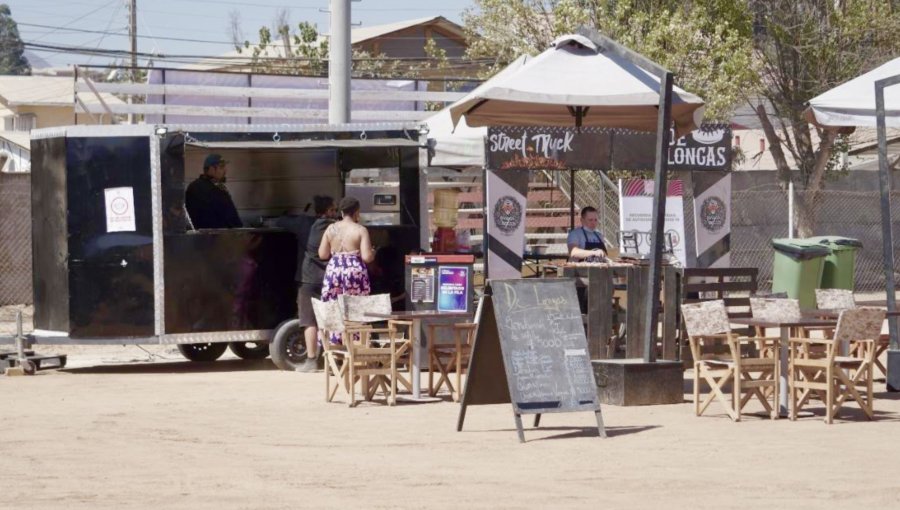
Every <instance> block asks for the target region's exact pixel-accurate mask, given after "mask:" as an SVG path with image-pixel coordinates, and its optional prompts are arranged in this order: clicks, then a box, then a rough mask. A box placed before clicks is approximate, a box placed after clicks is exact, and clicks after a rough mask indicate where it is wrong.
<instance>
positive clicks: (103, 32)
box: [19, 10, 233, 46]
mask: <svg viewBox="0 0 900 510" xmlns="http://www.w3.org/2000/svg"><path fill="white" fill-rule="evenodd" d="M116 12H118V10H117V11H116ZM19 26H25V27H36V28H57V29H59V30H64V31H66V32H78V33H83V34H103V35H114V36H123V35H125V36H127V35H128V34H122V33H121V32H110V31H109V27H107V29H106V30H87V29H82V28H65V27H54V26H52V25H41V24H38V23H19ZM137 37H138V38H139V39H154V40H166V41H180V42H194V43H204V44H225V45H228V46H233V44H232V43H230V42H226V41H210V40H206V39H187V38H183V37H153V36H147V35H140V34H138V36H137ZM35 42H36V41H35Z"/></svg>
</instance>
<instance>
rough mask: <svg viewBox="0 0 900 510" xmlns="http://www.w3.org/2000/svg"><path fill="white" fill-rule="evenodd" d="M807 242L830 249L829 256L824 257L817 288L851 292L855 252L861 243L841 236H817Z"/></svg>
mask: <svg viewBox="0 0 900 510" xmlns="http://www.w3.org/2000/svg"><path fill="white" fill-rule="evenodd" d="M809 241H815V242H817V243H819V244H821V245H823V246H827V247H829V248H831V255H828V256H827V257H825V267H824V268H823V269H822V284H821V286H820V287H819V288H822V289H847V290H853V284H854V282H855V278H854V274H855V273H854V270H855V268H856V252H857V251H859V249H860V248H862V243H861V242H860V241H859V239H853V238H852V237H841V236H819V237H810V238H809Z"/></svg>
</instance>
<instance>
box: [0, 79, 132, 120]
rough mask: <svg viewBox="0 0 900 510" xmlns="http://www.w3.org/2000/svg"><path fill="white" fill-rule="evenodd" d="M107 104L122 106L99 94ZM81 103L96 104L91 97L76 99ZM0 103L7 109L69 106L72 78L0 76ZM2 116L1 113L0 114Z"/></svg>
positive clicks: (107, 96)
mask: <svg viewBox="0 0 900 510" xmlns="http://www.w3.org/2000/svg"><path fill="white" fill-rule="evenodd" d="M102 95H103V100H104V101H106V102H107V103H108V104H109V103H116V104H118V103H122V101H121V100H120V99H119V98H117V97H115V96H113V95H111V94H102ZM79 97H80V98H81V100H82V101H84V102H85V103H96V102H98V100H97V97H96V96H94V95H93V94H82V95H80V96H79ZM0 104H2V105H3V106H4V107H6V108H9V109H11V110H15V108H16V107H17V106H69V107H71V106H73V105H74V104H75V84H74V81H73V80H72V78H67V77H56V76H0ZM0 114H2V113H0Z"/></svg>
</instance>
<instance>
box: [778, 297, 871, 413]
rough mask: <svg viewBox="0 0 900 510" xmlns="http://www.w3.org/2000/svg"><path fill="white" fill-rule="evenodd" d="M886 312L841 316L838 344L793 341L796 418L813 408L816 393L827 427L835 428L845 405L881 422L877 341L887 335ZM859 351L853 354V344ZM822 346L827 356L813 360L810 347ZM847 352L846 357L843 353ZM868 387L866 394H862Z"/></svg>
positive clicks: (792, 400)
mask: <svg viewBox="0 0 900 510" xmlns="http://www.w3.org/2000/svg"><path fill="white" fill-rule="evenodd" d="M883 323H884V310H880V309H877V308H855V309H850V310H844V311H842V312H841V314H840V316H839V317H838V323H837V327H836V328H835V331H834V338H833V339H818V338H816V339H812V338H792V339H790V351H789V356H790V358H789V359H790V374H789V375H790V394H791V398H790V416H791V420H796V419H797V413H798V412H799V411H800V410H801V409H802V408H803V407H804V406H805V405H806V404H807V403H809V400H810V396H811V394H812V393H814V392H815V393H818V394H819V395H821V396H822V401H823V403H824V404H825V422H826V423H833V422H834V417H835V416H837V413H838V411H840V409H841V407H842V406H843V404H844V403H845V402H847V401H849V400H853V401H855V402H856V403H857V404H858V405H859V407H860V409H862V411H863V413H864V414H865V415H866V418H868V419H870V420H872V419H874V418H875V415H874V409H873V405H872V399H873V395H874V394H873V390H872V380H873V368H874V366H875V339H877V338H878V337H879V336H880V335H881V327H882V325H883ZM851 343H855V345H856V350H855V351H854V352H850V344H851ZM815 345H818V346H822V347H823V348H824V350H825V355H824V357H814V356H810V355H809V352H810V350H809V349H806V348H807V347H809V346H815ZM842 351H843V352H842ZM860 388H863V389H864V393H865V395H863V394H862V393H860V391H859V389H860Z"/></svg>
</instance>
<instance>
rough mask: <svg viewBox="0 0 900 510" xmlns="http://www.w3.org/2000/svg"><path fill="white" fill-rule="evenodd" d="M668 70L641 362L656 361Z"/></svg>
mask: <svg viewBox="0 0 900 510" xmlns="http://www.w3.org/2000/svg"><path fill="white" fill-rule="evenodd" d="M672 79H673V76H672V73H671V72H669V71H666V72H664V73H662V75H661V76H660V80H659V85H660V87H659V88H660V95H659V119H658V122H657V125H656V164H655V165H654V172H655V174H656V175H655V176H654V183H653V186H654V200H653V226H652V229H651V231H650V239H651V241H650V271H649V272H648V275H647V277H648V280H649V281H648V282H647V286H646V289H647V295H646V296H644V299H645V303H644V310H643V313H644V314H645V318H644V324H643V328H644V330H643V331H642V332H641V333H643V337H642V338H643V340H644V349H643V350H644V353H643V354H644V362H645V363H651V362H654V361H656V335H657V331H656V330H657V325H656V318H657V317H658V316H659V290H660V279H661V276H662V252H663V234H664V233H665V218H666V191H667V190H668V183H667V182H666V178H667V174H668V170H669V158H668V151H669V127H670V124H671V120H672Z"/></svg>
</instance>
